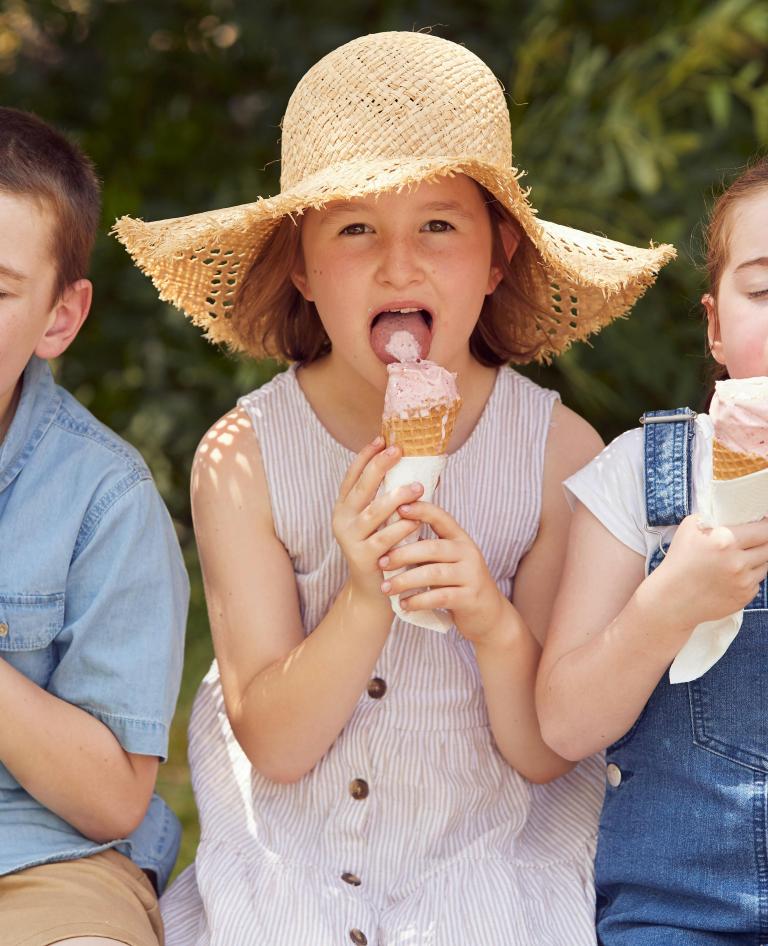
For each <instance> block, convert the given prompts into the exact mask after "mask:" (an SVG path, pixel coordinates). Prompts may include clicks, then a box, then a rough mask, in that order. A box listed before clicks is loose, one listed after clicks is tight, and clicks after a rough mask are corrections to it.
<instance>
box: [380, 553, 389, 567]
mask: <svg viewBox="0 0 768 946" xmlns="http://www.w3.org/2000/svg"><path fill="white" fill-rule="evenodd" d="M379 565H381V567H382V568H386V566H387V565H389V555H382V556H381V558H380V559H379Z"/></svg>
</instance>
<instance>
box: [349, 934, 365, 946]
mask: <svg viewBox="0 0 768 946" xmlns="http://www.w3.org/2000/svg"><path fill="white" fill-rule="evenodd" d="M349 938H350V939H351V940H352V942H353V943H355V944H356V946H368V937H367V936H366V935H365V933H364V932H363V931H362V930H350V931H349Z"/></svg>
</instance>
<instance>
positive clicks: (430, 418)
mask: <svg viewBox="0 0 768 946" xmlns="http://www.w3.org/2000/svg"><path fill="white" fill-rule="evenodd" d="M460 407H461V398H457V399H456V400H455V401H451V402H450V403H445V404H435V405H434V406H433V407H432V408H430V410H429V411H428V412H427V413H418V414H417V413H414V414H411V415H409V416H407V417H400V416H397V417H385V418H383V420H382V422H381V425H382V431H381V432H382V434H383V435H384V439H385V440H386V443H387V446H388V447H391V446H393V445H397V446H399V447H402V449H403V456H405V457H434V456H440V455H441V454H443V453H446V451H447V449H448V442H449V441H450V439H451V434H452V433H453V428H454V426H455V424H456V415H457V414H458V413H459V408H460Z"/></svg>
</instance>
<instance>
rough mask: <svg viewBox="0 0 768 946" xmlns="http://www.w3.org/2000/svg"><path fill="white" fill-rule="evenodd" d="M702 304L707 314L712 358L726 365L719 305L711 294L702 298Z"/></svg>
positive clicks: (708, 337) (708, 338)
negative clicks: (718, 315)
mask: <svg viewBox="0 0 768 946" xmlns="http://www.w3.org/2000/svg"><path fill="white" fill-rule="evenodd" d="M701 304H702V305H703V306H704V310H705V312H706V313H707V341H708V342H709V350H710V351H711V352H712V357H713V358H714V359H715V361H716V362H717V363H718V364H720V365H724V364H725V355H724V354H723V340H722V338H721V336H720V319H718V317H717V303H716V302H715V299H714V297H713V296H712V295H710V293H708V292H707V293H705V294H704V295H703V296H702V297H701Z"/></svg>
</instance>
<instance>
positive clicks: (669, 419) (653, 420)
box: [640, 411, 699, 424]
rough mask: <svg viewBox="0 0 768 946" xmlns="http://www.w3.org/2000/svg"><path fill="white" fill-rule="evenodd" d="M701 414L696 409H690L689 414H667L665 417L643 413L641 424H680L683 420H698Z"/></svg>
mask: <svg viewBox="0 0 768 946" xmlns="http://www.w3.org/2000/svg"><path fill="white" fill-rule="evenodd" d="M698 416H699V415H698V414H697V413H696V411H690V412H689V413H687V414H665V415H664V416H663V417H646V416H645V415H643V416H642V417H641V418H640V423H641V424H678V423H680V422H681V421H686V423H687V422H689V421H692V420H696V418H697V417H698Z"/></svg>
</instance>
